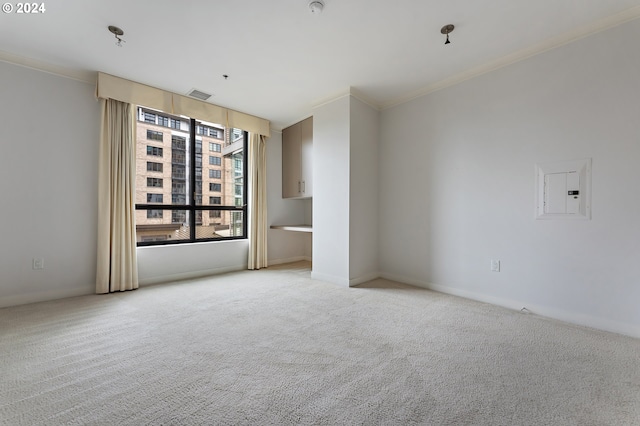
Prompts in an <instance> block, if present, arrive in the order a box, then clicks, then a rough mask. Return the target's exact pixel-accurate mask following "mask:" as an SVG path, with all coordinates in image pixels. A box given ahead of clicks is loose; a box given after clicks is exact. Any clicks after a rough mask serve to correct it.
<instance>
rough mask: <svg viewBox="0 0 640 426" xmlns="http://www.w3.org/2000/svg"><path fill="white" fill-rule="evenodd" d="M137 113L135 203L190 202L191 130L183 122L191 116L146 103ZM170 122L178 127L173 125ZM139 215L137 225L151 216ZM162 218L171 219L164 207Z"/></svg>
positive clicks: (144, 222)
mask: <svg viewBox="0 0 640 426" xmlns="http://www.w3.org/2000/svg"><path fill="white" fill-rule="evenodd" d="M136 117H137V121H136V123H135V125H136V138H137V140H136V195H135V197H136V198H135V202H136V204H164V205H171V204H187V202H188V199H187V196H186V195H187V194H188V193H189V187H188V186H189V178H188V176H189V168H188V158H189V139H190V132H189V130H188V126H186V127H184V129H181V128H180V123H188V122H189V119H188V118H185V117H182V116H171V115H170V114H167V113H161V112H160V111H156V110H154V109H151V108H147V107H144V106H138V107H137V114H136ZM150 117H153V121H151V120H150ZM170 123H175V124H176V128H174V127H171V128H170V127H169V124H170ZM165 126H166V127H165ZM185 129H186V130H185ZM150 188H154V189H153V190H150ZM152 193H153V194H158V195H159V196H158V197H155V198H154V199H153V201H151V200H150V199H149V196H148V195H147V194H152ZM138 219H139V221H138V222H137V225H148V224H149V223H148V222H147V219H151V217H149V218H147V214H146V213H145V214H143V215H142V216H141V217H138ZM162 221H163V223H171V213H170V212H166V211H165V212H164V214H163V216H162ZM156 222H157V221H154V222H152V223H154V224H156Z"/></svg>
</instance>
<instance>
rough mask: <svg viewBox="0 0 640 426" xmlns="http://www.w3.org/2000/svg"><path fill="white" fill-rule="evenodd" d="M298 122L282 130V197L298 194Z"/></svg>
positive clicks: (297, 195) (299, 183) (299, 184)
mask: <svg viewBox="0 0 640 426" xmlns="http://www.w3.org/2000/svg"><path fill="white" fill-rule="evenodd" d="M300 155H301V154H300V123H296V124H294V125H293V126H291V127H287V128H286V129H284V130H283V131H282V198H292V197H299V196H300V186H301V182H300Z"/></svg>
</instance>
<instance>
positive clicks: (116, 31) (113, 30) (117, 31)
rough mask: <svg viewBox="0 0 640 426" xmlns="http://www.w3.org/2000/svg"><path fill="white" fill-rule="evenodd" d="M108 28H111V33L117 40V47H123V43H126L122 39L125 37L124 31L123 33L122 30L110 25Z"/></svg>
mask: <svg viewBox="0 0 640 426" xmlns="http://www.w3.org/2000/svg"><path fill="white" fill-rule="evenodd" d="M107 28H109V32H110V33H111V34H113V35H114V36H115V38H116V40H118V41H116V46H118V47H122V43H126V42H125V41H124V40H123V39H122V38H121V37H122V36H123V35H124V31H122V30H121V29H120V28H118V27H115V26H113V25H109V26H108V27H107Z"/></svg>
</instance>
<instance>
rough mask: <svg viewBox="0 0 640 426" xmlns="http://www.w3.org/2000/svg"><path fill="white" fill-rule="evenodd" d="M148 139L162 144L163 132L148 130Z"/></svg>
mask: <svg viewBox="0 0 640 426" xmlns="http://www.w3.org/2000/svg"><path fill="white" fill-rule="evenodd" d="M147 139H149V140H150V141H160V142H162V132H156V131H155V130H149V129H147Z"/></svg>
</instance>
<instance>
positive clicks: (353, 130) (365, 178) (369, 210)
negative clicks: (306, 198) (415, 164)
mask: <svg viewBox="0 0 640 426" xmlns="http://www.w3.org/2000/svg"><path fill="white" fill-rule="evenodd" d="M350 109H351V111H350V171H349V176H350V181H349V185H350V189H349V197H350V206H349V222H350V223H349V282H350V284H351V285H355V284H360V283H363V282H365V281H369V280H372V279H374V278H377V277H378V143H379V133H380V132H379V121H380V120H379V115H380V114H379V112H378V110H377V109H374V108H372V107H371V106H369V105H367V104H365V103H364V102H362V101H360V100H359V99H357V98H355V97H353V96H352V97H351V102H350Z"/></svg>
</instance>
